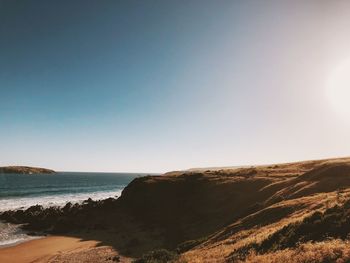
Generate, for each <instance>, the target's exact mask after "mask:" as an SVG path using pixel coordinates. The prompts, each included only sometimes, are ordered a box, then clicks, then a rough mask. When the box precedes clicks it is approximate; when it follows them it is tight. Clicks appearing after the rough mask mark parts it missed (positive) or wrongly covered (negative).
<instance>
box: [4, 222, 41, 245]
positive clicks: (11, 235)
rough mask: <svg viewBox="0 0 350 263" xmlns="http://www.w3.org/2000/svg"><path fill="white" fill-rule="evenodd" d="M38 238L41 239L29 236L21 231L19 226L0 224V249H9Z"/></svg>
mask: <svg viewBox="0 0 350 263" xmlns="http://www.w3.org/2000/svg"><path fill="white" fill-rule="evenodd" d="M38 238H41V237H40V236H35V237H34V236H29V235H27V234H26V233H25V232H24V231H22V230H21V229H20V226H19V225H13V224H9V223H2V222H0V247H7V246H11V245H15V244H18V243H21V242H24V241H29V240H33V239H38Z"/></svg>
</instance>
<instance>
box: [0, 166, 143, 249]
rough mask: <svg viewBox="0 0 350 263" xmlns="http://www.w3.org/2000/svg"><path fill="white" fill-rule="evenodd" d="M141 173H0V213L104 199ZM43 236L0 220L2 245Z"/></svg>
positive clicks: (115, 196) (0, 245)
mask: <svg viewBox="0 0 350 263" xmlns="http://www.w3.org/2000/svg"><path fill="white" fill-rule="evenodd" d="M145 175H147V174H141V173H138V174H136V173H81V172H58V173H55V174H30V175H27V174H0V213H1V212H2V211H6V210H17V209H26V208H28V207H30V206H33V205H42V206H44V207H49V206H64V205H65V204H66V203H67V202H71V203H80V202H82V201H84V200H86V199H88V198H91V199H92V200H102V199H106V198H110V197H113V198H117V197H119V196H120V195H121V192H122V191H123V189H124V188H125V187H126V185H127V184H129V183H130V182H131V181H132V180H133V179H134V178H137V177H141V176H145ZM35 238H40V236H35V237H34V236H30V235H28V233H26V232H24V231H23V230H21V228H20V226H18V225H13V224H8V223H6V222H1V221H0V247H4V246H11V245H14V244H17V243H19V242H23V241H27V240H30V239H35Z"/></svg>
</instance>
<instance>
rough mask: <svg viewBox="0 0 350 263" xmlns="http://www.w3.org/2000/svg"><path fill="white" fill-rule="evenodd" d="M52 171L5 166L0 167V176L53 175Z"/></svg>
mask: <svg viewBox="0 0 350 263" xmlns="http://www.w3.org/2000/svg"><path fill="white" fill-rule="evenodd" d="M54 173H56V172H55V171H53V170H50V169H46V168H39V167H28V166H5V167H0V174H54Z"/></svg>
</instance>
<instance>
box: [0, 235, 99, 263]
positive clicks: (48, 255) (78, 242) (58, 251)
mask: <svg viewBox="0 0 350 263" xmlns="http://www.w3.org/2000/svg"><path fill="white" fill-rule="evenodd" d="M98 244H99V242H98V241H96V240H88V241H85V240H84V241H83V240H82V239H79V238H75V237H66V236H47V237H42V238H38V239H34V240H28V241H25V242H21V243H19V244H16V245H13V246H9V247H1V248H0V262H12V263H26V262H34V261H35V262H37V263H41V262H48V261H51V260H53V262H55V258H56V257H58V256H59V257H64V256H65V255H67V254H74V253H86V252H87V251H89V250H92V249H94V248H96V247H97V246H98ZM14 255H16V256H14ZM58 262H59V261H58Z"/></svg>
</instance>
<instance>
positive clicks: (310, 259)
mask: <svg viewBox="0 0 350 263" xmlns="http://www.w3.org/2000/svg"><path fill="white" fill-rule="evenodd" d="M349 261H350V243H349V241H343V240H339V239H333V240H329V241H324V242H317V243H305V244H301V245H300V246H298V247H297V248H295V249H284V250H279V251H277V252H274V253H268V254H264V255H256V254H250V255H249V256H248V257H247V258H246V260H245V261H242V262H245V263H261V262H263V263H280V262H283V263H318V262H320V263H321V262H336V263H345V262H349Z"/></svg>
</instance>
